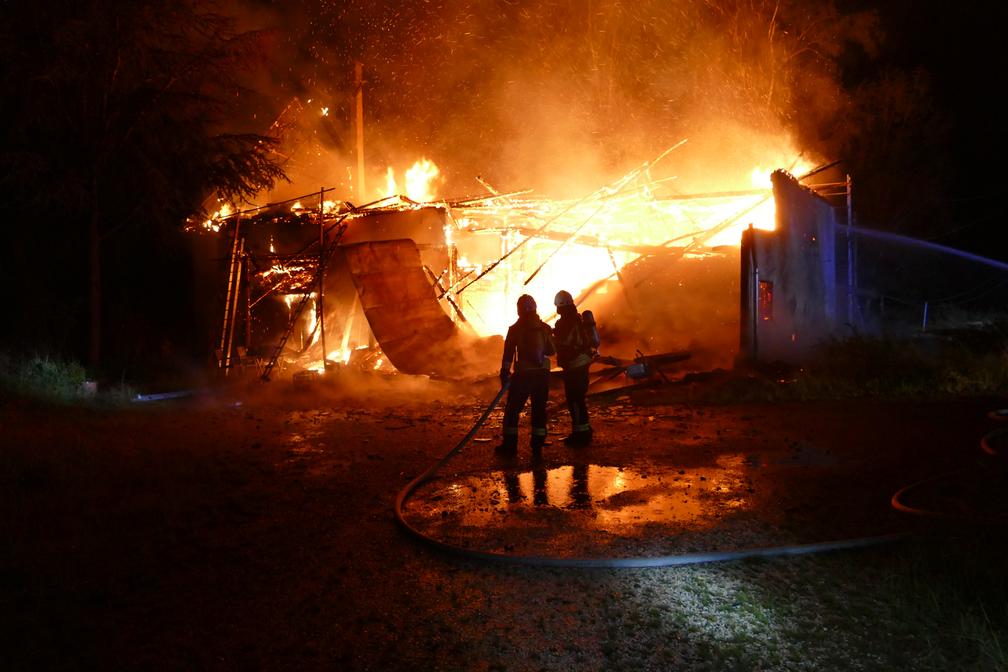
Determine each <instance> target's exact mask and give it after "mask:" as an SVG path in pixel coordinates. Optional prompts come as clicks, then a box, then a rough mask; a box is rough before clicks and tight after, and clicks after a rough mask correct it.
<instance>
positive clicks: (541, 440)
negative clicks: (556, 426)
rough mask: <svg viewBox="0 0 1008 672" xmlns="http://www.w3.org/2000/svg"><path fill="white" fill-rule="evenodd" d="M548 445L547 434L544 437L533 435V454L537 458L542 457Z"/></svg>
mask: <svg viewBox="0 0 1008 672" xmlns="http://www.w3.org/2000/svg"><path fill="white" fill-rule="evenodd" d="M545 445H546V434H545V433H543V434H542V435H539V434H534V435H532V454H533V455H535V456H536V457H538V456H540V455H542V449H543V446H545Z"/></svg>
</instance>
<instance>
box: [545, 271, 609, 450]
mask: <svg viewBox="0 0 1008 672" xmlns="http://www.w3.org/2000/svg"><path fill="white" fill-rule="evenodd" d="M553 304H554V305H555V306H556V309H557V314H558V315H559V316H560V319H558V320H557V323H556V326H555V327H554V328H553V340H554V341H555V342H556V350H557V364H559V365H560V367H561V368H562V369H563V382H564V396H565V397H566V399H567V410H568V411H569V412H570V417H571V433H570V435H569V436H567V437H566V438H564V440H563V441H564V443H566V444H567V445H568V446H587V445H588V444H589V443H591V440H592V428H591V423H590V422H589V420H588V402H587V401H586V399H585V397H586V396H587V394H588V367H589V365H591V363H592V360H594V359H595V354H596V351H597V349H598V346H599V334H598V330H597V329H596V328H595V316H594V315H592V312H591V311H590V310H586V311H584V313H583V314H578V310H577V307H575V305H574V297H572V296H571V295H570V292H568V291H565V290H560V291H559V292H557V295H556V297H555V298H554V299H553Z"/></svg>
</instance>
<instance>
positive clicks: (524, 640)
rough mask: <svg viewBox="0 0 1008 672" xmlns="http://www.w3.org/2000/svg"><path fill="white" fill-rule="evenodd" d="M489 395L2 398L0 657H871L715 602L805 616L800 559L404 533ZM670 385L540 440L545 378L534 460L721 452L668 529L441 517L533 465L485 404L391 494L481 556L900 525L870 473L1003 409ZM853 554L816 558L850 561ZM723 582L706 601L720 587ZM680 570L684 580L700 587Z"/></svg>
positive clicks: (600, 408) (227, 664)
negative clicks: (612, 558)
mask: <svg viewBox="0 0 1008 672" xmlns="http://www.w3.org/2000/svg"><path fill="white" fill-rule="evenodd" d="M495 392H496V390H495V389H494V388H493V386H492V385H491V384H489V383H488V384H486V385H483V386H475V387H474V386H461V385H457V384H451V383H443V382H434V381H428V380H425V379H418V378H408V377H396V378H392V379H377V378H373V379H367V380H364V379H361V380H353V381H351V380H343V381H342V382H341V383H339V384H338V385H337V384H331V383H329V382H327V381H325V382H319V383H316V384H313V385H301V386H295V385H293V384H292V383H285V382H275V383H270V384H268V385H262V384H252V385H249V386H247V387H246V386H234V387H231V388H227V389H217V390H215V391H212V392H207V393H203V394H199V395H197V396H193V397H189V398H184V399H178V400H172V401H162V402H150V403H138V404H134V405H132V406H130V407H128V408H114V409H113V408H108V409H101V408H80V407H52V406H43V405H38V404H32V403H27V402H23V401H15V400H9V399H8V400H6V401H4V402H3V403H2V405H0V426H2V428H3V431H2V436H0V449H2V452H0V460H2V461H0V480H2V483H3V491H4V495H3V497H4V507H3V509H4V512H3V516H2V518H0V524H2V526H3V530H2V535H3V539H4V541H3V550H2V556H0V562H2V584H3V588H2V599H3V602H4V604H3V608H2V613H3V621H4V622H3V625H2V631H3V633H4V637H5V639H7V643H6V644H5V645H4V649H5V651H4V653H3V657H4V660H5V661H6V662H5V664H4V667H5V668H6V669H145V670H161V669H164V670H178V669H243V670H244V669H271V670H274V669H339V670H407V669H408V670H428V669H430V670H434V669H443V670H567V669H583V670H602V669H723V668H724V667H725V666H726V663H725V661H729V662H731V663H732V666H734V667H736V669H883V668H881V667H878V666H877V665H876V664H873V663H872V661H873V660H876V658H872V655H875V654H873V653H872V652H871V651H864V650H858V649H857V646H856V645H857V644H858V643H859V642H860V641H861V640H860V639H858V638H859V637H862V636H863V637H864V641H874V640H872V637H873V635H872V628H873V625H872V623H871V622H870V621H869V622H865V623H861V624H859V625H857V626H856V628H854V629H851V628H847V629H843V630H842V632H841V631H838V632H839V634H836V635H835V636H826V635H824V636H823V637H816V638H815V639H817V640H821V641H817V643H816V644H815V646H813V647H812V649H815V650H812V649H809V648H807V647H806V648H804V649H802V648H801V647H799V648H798V649H794V650H792V649H791V648H789V645H788V644H787V642H788V639H789V637H788V636H787V635H786V632H787V631H786V628H785V629H781V628H784V626H783V625H780V626H779V627H778V625H774V626H773V628H778V629H777V630H774V629H773V628H771V626H769V625H767V624H766V623H763V624H762V625H760V623H761V622H762V621H767V622H769V623H771V624H772V623H776V622H777V621H776V620H774V619H783V620H786V619H785V617H784V616H775V617H772V618H771V617H768V616H766V614H769V613H771V608H770V607H768V606H762V607H760V610H759V614H763V616H761V617H760V618H756V619H755V620H754V621H753V624H746V625H744V626H742V625H738V624H735V625H730V624H729V625H726V623H727V622H728V621H726V620H724V619H720V618H719V617H718V615H717V614H718V613H719V612H717V611H716V610H715V611H711V609H714V608H715V607H718V608H723V609H724V610H725V611H724V612H720V613H730V612H732V611H736V612H739V613H742V612H745V605H746V604H748V602H746V599H749V598H745V597H744V595H750V596H752V595H763V596H764V598H765V600H764V601H763V602H761V604H764V605H767V604H771V603H776V602H782V601H783V602H786V603H787V604H788V605H790V606H789V608H793V609H795V610H799V611H800V610H801V609H802V607H801V604H803V602H802V600H812V601H814V597H812V596H811V595H810V593H809V591H810V590H811V589H810V588H809V587H808V586H803V585H800V583H799V582H797V581H794V580H791V579H788V578H787V577H788V576H791V574H789V573H790V572H793V571H794V570H793V569H791V567H793V565H790V564H788V563H791V562H795V561H791V560H781V561H775V562H769V563H763V564H757V565H751V564H744V565H743V566H739V565H738V563H734V564H733V563H728V564H727V565H705V566H703V567H698V568H697V567H694V568H690V567H686V568H683V567H676V568H662V569H647V570H571V569H546V568H535V567H521V566H509V565H496V564H486V563H481V562H478V561H474V560H467V559H464V558H459V557H454V556H449V555H445V554H443V553H440V552H438V551H436V550H433V549H430V548H428V547H425V546H424V545H422V544H420V543H418V542H417V541H416V540H415V539H413V538H411V537H410V536H408V535H407V534H405V533H404V532H403V531H402V530H401V529H400V528H399V527H398V526H397V525H396V524H395V521H394V517H393V505H394V501H395V498H396V495H397V493H398V492H399V490H400V489H401V488H403V486H404V485H405V484H407V483H408V482H409V481H410V480H412V479H413V478H414V477H415V476H416V475H418V474H420V473H422V472H423V471H424V470H425V469H427V468H428V467H429V466H430V465H431V464H432V463H434V462H435V461H436V460H437V459H438V458H440V457H441V456H443V455H444V454H445V453H447V452H448V451H449V450H450V449H451V448H452V447H453V446H454V445H455V444H456V442H457V441H458V440H459V439H461V437H462V436H464V435H465V433H466V431H467V430H468V429H469V427H470V426H471V425H472V423H473V422H474V420H475V419H476V418H477V417H478V416H479V414H480V412H481V411H482V410H483V408H484V407H485V405H486V403H487V402H488V401H489V400H490V399H491V398H493V396H494V393H495ZM692 394H693V391H691V390H690V389H688V387H684V386H669V387H660V388H653V389H642V390H636V391H633V392H629V393H619V392H617V393H611V394H608V395H606V396H602V397H598V398H594V399H592V401H591V404H590V406H591V409H592V413H593V414H594V419H593V425H594V427H595V431H596V439H597V440H596V442H595V443H594V444H593V445H592V446H590V447H588V448H580V449H575V448H568V447H566V446H564V445H563V444H562V443H561V442H559V440H558V437H559V436H562V435H563V434H564V433H565V431H566V429H567V422H568V421H567V418H566V417H565V415H566V413H565V412H564V411H563V410H562V409H561V408H560V407H559V404H557V403H555V402H556V401H559V399H560V397H561V395H560V394H558V393H554V394H553V397H552V398H553V399H554V400H555V401H554V405H553V407H552V412H551V424H550V432H551V436H552V438H553V441H552V442H551V444H550V445H548V446H547V447H546V449H545V451H544V454H543V457H542V460H541V462H539V463H538V465H539V467H540V468H544V469H546V470H547V471H548V472H549V473H555V474H566V473H570V472H569V469H570V468H576V467H577V465H579V464H580V465H591V467H592V468H593V469H595V470H596V471H595V472H594V473H597V474H603V473H605V474H612V473H623V472H620V470H625V472H626V473H629V472H633V473H634V474H637V475H641V474H643V475H644V476H645V477H647V475H648V474H652V475H653V474H661V473H664V474H671V475H672V476H671V479H672V480H675V479H677V478H678V477H680V476H681V477H682V478H683V479H690V478H692V479H694V480H692V481H691V483H692V484H693V485H697V484H699V483H701V480H700V476H699V475H698V474H708V475H709V474H711V473H715V471H716V470H722V471H724V470H726V469H727V470H728V471H730V472H731V478H728V479H725V481H724V483H725V486H724V487H725V488H730V489H731V491H732V493H731V494H732V498H731V501H732V502H734V503H735V504H734V505H733V506H732V507H724V506H721V507H717V506H715V507H708V508H706V509H704V513H703V515H702V516H700V517H699V518H697V519H696V520H694V521H693V522H692V523H690V524H683V523H682V522H681V521H679V522H676V523H675V524H674V525H673V524H672V523H660V522H659V523H655V524H647V521H643V522H641V521H640V520H636V521H635V522H634V524H633V525H628V526H624V527H615V528H613V527H609V528H606V530H604V531H603V530H600V528H599V526H598V521H599V520H600V519H601V518H600V515H601V514H600V513H599V512H600V511H602V510H603V508H604V507H603V506H602V504H601V503H600V502H594V504H597V505H598V506H594V507H593V506H592V505H589V506H587V508H588V509H590V511H589V513H588V514H583V513H578V514H577V515H578V516H582V517H581V518H571V515H573V514H571V513H570V511H567V510H562V509H563V507H546V508H543V509H542V510H541V511H540V513H541V514H542V515H541V516H539V517H538V518H537V514H536V510H535V507H529V506H523V507H517V506H511V505H510V504H509V503H508V502H506V501H502V500H501V499H500V497H499V493H498V494H496V495H492V497H493V500H492V501H491V502H485V503H481V501H480V499H479V497H475V499H474V500H473V501H474V502H475V503H474V504H473V505H472V507H470V508H471V510H483V509H487V508H492V509H493V510H494V511H497V512H498V513H497V514H494V515H490V514H487V515H485V516H483V518H477V523H472V520H470V519H467V520H469V522H468V523H466V524H468V525H469V526H470V529H469V531H471V532H472V534H471V535H468V534H465V533H460V532H459V530H460V529H461V530H463V532H464V531H465V530H466V528H465V526H464V525H461V523H462V522H465V521H463V519H462V518H461V517H458V516H457V514H458V512H457V511H456V512H452V511H445V512H444V513H443V515H441V516H440V519H441V520H439V516H437V515H433V516H432V515H431V511H436V509H437V502H438V501H441V500H439V498H438V496H437V495H436V492H437V488H439V487H442V488H443V487H446V484H447V486H448V487H450V486H451V483H452V482H453V480H452V479H464V478H471V477H473V475H476V476H479V475H480V474H484V475H485V474H487V473H495V474H504V473H507V472H508V470H513V471H514V472H515V473H519V474H524V473H526V472H531V471H533V470H534V468H535V466H536V464H534V463H533V460H532V457H531V455H530V454H529V452H528V449H527V447H526V445H525V439H524V437H525V435H524V434H523V442H522V444H521V445H522V448H521V451H520V453H519V456H518V458H517V461H516V462H515V463H511V464H502V463H501V462H500V460H499V458H496V457H494V455H493V451H492V446H493V445H494V443H495V439H496V436H497V433H498V432H499V427H500V409H499V408H498V409H497V411H496V412H495V413H494V414H493V415H492V416H491V418H490V420H489V422H488V423H487V425H486V427H484V428H483V429H482V430H481V431H480V432H479V433H478V434H477V440H475V441H473V442H471V443H470V444H468V445H467V446H466V447H465V448H464V449H463V450H462V451H461V452H460V454H459V455H458V457H457V458H456V459H454V460H453V461H452V462H451V463H449V465H447V466H446V468H445V473H444V475H443V482H442V483H440V484H435V485H434V486H432V487H431V489H429V490H428V491H426V493H418V495H417V498H416V502H415V503H414V504H412V506H414V507H415V508H414V509H411V510H412V511H414V513H413V514H411V515H415V516H416V518H415V519H416V521H417V524H418V525H420V526H427V528H428V529H430V530H432V532H433V533H436V534H440V535H444V536H446V537H447V538H450V539H451V540H452V541H454V542H456V543H460V544H465V545H470V546H471V547H473V548H475V549H477V550H489V551H495V552H515V553H530V554H541V553H552V554H558V555H566V556H597V557H601V556H607V555H617V556H628V555H662V554H672V553H679V552H696V551H703V550H725V549H737V548H746V547H751V546H760V545H778V544H796V543H810V542H817V541H827V540H835V539H843V538H849V537H861V536H866V535H875V534H883V533H888V532H893V531H902V530H908V529H913V528H914V525H915V524H916V523H915V522H914V521H912V520H908V519H907V517H905V516H903V515H901V514H899V513H897V512H895V511H893V510H892V508H891V506H890V498H891V496H892V494H893V493H894V492H895V491H896V490H897V489H898V488H899V487H900V486H901V485H903V484H906V483H909V482H912V481H915V480H918V479H921V478H925V477H927V476H929V475H931V474H934V473H936V472H939V471H943V470H948V469H951V468H954V467H956V466H961V465H969V464H971V463H973V462H975V461H976V459H977V454H978V442H979V439H980V437H981V436H982V435H983V434H984V433H985V432H987V431H989V430H990V428H991V421H990V420H989V419H988V418H987V417H986V414H987V412H988V411H989V410H991V409H992V408H998V407H1001V406H1004V405H1005V403H1004V400H996V399H967V400H959V401H941V402H877V401H876V402H873V401H846V402H814V403H811V402H810V403H779V404H767V403H763V404H749V405H704V404H698V403H692V402H691V401H690V399H691V396H692ZM525 422H527V420H524V419H523V427H522V430H523V432H525V431H527V425H526V424H524V423H525ZM564 469H568V471H564ZM551 470H554V471H551ZM607 470H608V471H607ZM711 470H715V471H711ZM708 478H709V476H705V477H704V478H703V480H702V482H703V483H708ZM654 480H656V479H655V478H653V479H652V481H654ZM649 487H650V486H649ZM476 494H477V495H478V494H479V493H478V492H477V493H476ZM624 499H626V498H625V497H624ZM631 499H632V498H631ZM684 499H685V498H684ZM588 501H589V502H590V503H592V502H593V500H592V497H591V495H589V497H588ZM621 501H622V500H620V498H619V497H615V496H613V497H610V498H609V499H608V500H607V501H606V504H607V505H608V506H609V509H610V510H612V509H619V508H620V506H622V504H620V502H621ZM726 501H727V500H726ZM626 503H627V502H623V504H626ZM631 503H632V502H631ZM638 503H639V502H638ZM484 504H485V506H484ZM432 507H433V508H432ZM519 509H520V510H519ZM547 509H548V510H547ZM471 510H470V512H471ZM509 511H510V512H511V513H510V515H509ZM557 511H559V513H557ZM484 513H486V511H484ZM495 516H496V518H495ZM551 516H552V517H551ZM497 518H504V519H507V520H508V521H509V523H508V524H507V525H504V526H503V527H500V529H498V530H497V531H496V532H494V533H493V534H486V533H481V532H480V529H478V528H480V527H481V525H480V524H479V523H478V520H482V519H497ZM572 520H575V521H576V520H581V521H582V523H581V524H576V523H571V521H572ZM584 521H588V522H584ZM456 522H459V523H460V525H455V524H454V523H456ZM484 528H485V526H484ZM527 529H528V530H534V533H525V532H524V531H525V530H527ZM864 553H865V552H864V551H851V552H844V553H843V554H841V555H842V556H843V557H842V558H841V559H840V560H836V561H835V562H839V563H847V565H852V566H856V565H858V564H859V563H863V562H865V561H864V555H863V554H864ZM847 565H845V566H847ZM782 577H783V578H782ZM729 583H730V585H731V586H735V587H734V588H730V589H729V588H725V589H724V590H725V591H727V592H725V593H724V595H722V594H721V593H719V592H718V591H719V590H721V589H720V588H715V587H716V586H722V585H729ZM742 584H744V585H746V586H747V588H746V589H745V591H742V590H741V589H739V588H738V586H739V585H742ZM697 586H706V587H705V588H704V589H703V591H702V592H703V595H700V596H699V597H698V592H697V591H698V590H699V589H698V588H697ZM673 588H675V589H676V590H678V591H679V592H667V591H673ZM683 595H686V596H687V597H682V596H683ZM740 595H741V596H743V597H740ZM677 596H678V597H677ZM705 596H706V597H705ZM783 596H787V597H783ZM771 597H772V598H773V599H771ZM677 600H678V601H677ZM659 602H660V603H659ZM669 605H671V606H669ZM712 605H713V606H712ZM740 605H742V606H740ZM782 609H783V608H782ZM746 613H748V612H746ZM780 613H781V614H784V613H787V612H786V611H781V612H780ZM759 614H757V615H759ZM760 619H762V621H761V620H760ZM783 620H782V621H781V622H783ZM732 623H734V621H732ZM747 623H748V622H747ZM802 627H805V626H802ZM852 627H853V626H852ZM726 628H727V630H731V631H726ZM733 628H734V630H732V629H733ZM739 628H743V629H745V628H750V629H751V628H757V630H758V631H759V632H774V633H778V634H773V635H767V636H763V635H760V636H759V637H749V636H742V634H740V631H739ZM760 628H763V630H760ZM766 628H770V629H769V630H766ZM778 630H779V632H778ZM746 632H749V630H746ZM754 632H755V630H754ZM824 632H825V630H824ZM780 633H785V634H780ZM852 633H853V634H852ZM859 633H860V634H859ZM767 637H770V638H771V639H773V638H777V639H776V640H775V642H776V643H774V642H770V643H769V644H767V643H766V641H765V640H766V639H767ZM852 638H853V639H852ZM816 646H818V647H819V648H816ZM761 647H762V648H761ZM820 649H821V650H820ZM837 651H846V652H847V653H846V654H845V655H847V656H848V657H847V658H846V660H845V661H844V663H843V664H841V665H831V664H827V663H821V662H816V661H817V660H830V658H829V656H830V655H833V654H835V653H836V652H837ZM878 655H879V656H881V655H884V654H883V653H879V654H878ZM824 656H825V657H824ZM732 661H733V662H732ZM775 661H776V662H775Z"/></svg>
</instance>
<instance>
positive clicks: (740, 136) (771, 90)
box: [234, 0, 876, 197]
mask: <svg viewBox="0 0 1008 672" xmlns="http://www.w3.org/2000/svg"><path fill="white" fill-rule="evenodd" d="M234 6H235V9H236V11H239V12H240V13H241V14H242V17H243V19H242V24H243V26H246V27H250V28H251V27H256V28H265V29H268V30H272V31H274V34H275V35H276V39H275V40H274V43H273V50H272V52H271V54H270V63H271V69H270V74H269V79H268V81H263V82H259V83H258V85H259V86H260V87H261V88H262V89H264V90H268V91H269V92H270V95H271V96H272V97H273V99H274V101H275V109H274V110H272V111H271V113H272V114H273V115H274V118H275V115H278V114H279V112H280V110H281V109H282V108H283V107H284V106H286V105H287V103H288V102H289V101H290V100H291V99H293V98H295V97H297V98H298V99H299V100H300V101H301V102H302V103H303V104H304V106H305V113H304V119H305V120H306V121H305V122H304V123H307V124H308V126H309V127H310V128H309V130H308V131H307V133H306V135H307V136H309V137H310V138H311V140H312V141H313V144H312V145H311V149H310V150H304V151H300V152H299V153H298V155H297V156H296V157H294V159H293V160H292V164H291V165H290V169H291V171H292V179H293V181H294V183H295V185H298V186H299V187H300V186H303V187H308V188H309V190H311V189H317V188H318V187H319V186H320V185H321V183H323V182H324V183H326V184H327V185H336V186H340V187H343V188H345V189H346V192H347V193H346V196H347V197H349V196H350V195H351V193H352V189H351V187H352V181H351V175H352V173H353V171H355V170H356V163H355V159H354V155H353V145H354V140H353V135H352V129H353V113H354V111H353V95H354V84H353V64H354V63H355V62H358V61H359V62H361V63H362V64H363V66H364V75H365V85H364V109H365V112H364V113H365V155H366V160H367V175H366V178H367V182H368V185H369V190H368V191H369V192H375V191H376V190H378V189H379V188H380V187H381V186H382V185H384V175H385V170H386V168H387V167H389V166H391V167H393V168H394V169H395V170H397V171H402V170H403V169H405V167H407V166H409V165H410V164H412V163H413V162H414V161H416V160H417V159H419V158H421V157H427V158H430V159H433V160H434V161H435V162H436V163H437V164H438V166H439V167H440V168H441V171H442V174H443V178H444V183H443V185H442V186H443V189H444V191H445V194H443V195H448V196H462V195H466V194H469V193H482V188H481V187H480V186H479V185H478V184H477V183H476V180H475V177H476V176H477V175H481V176H483V177H484V178H485V179H486V180H487V181H488V182H489V183H490V184H493V185H495V186H496V187H497V188H498V189H500V190H505V191H506V190H512V189H521V188H533V189H535V190H536V191H537V192H538V193H540V194H543V195H548V196H552V197H571V196H578V195H582V194H584V193H588V192H590V191H592V190H594V189H595V188H597V187H598V186H599V185H600V184H605V183H607V182H609V181H611V180H612V179H615V178H616V177H618V176H619V175H622V174H623V173H625V172H626V171H627V170H628V169H630V168H632V167H635V166H637V165H640V163H641V162H642V161H645V160H648V159H650V158H653V157H654V156H656V155H658V154H660V153H661V151H662V150H664V149H665V148H667V147H669V146H671V145H672V144H674V143H675V142H677V141H679V140H680V139H682V138H689V140H690V142H689V144H688V145H687V146H685V147H684V148H683V149H682V150H681V151H679V152H677V153H676V155H675V157H674V162H672V163H671V164H670V165H669V166H667V167H666V170H667V171H670V172H671V173H673V174H675V175H676V176H677V178H678V181H677V183H676V186H677V188H678V189H680V190H684V191H689V190H703V189H707V188H714V187H715V186H716V188H720V189H725V188H733V185H732V184H731V182H732V181H733V180H734V181H738V182H741V181H742V180H747V179H748V175H749V173H750V171H751V170H752V169H753V167H755V166H762V167H766V168H767V169H771V168H776V167H781V166H785V167H786V164H787V163H789V162H790V161H792V160H793V159H794V157H795V155H796V153H797V152H798V151H800V150H804V151H805V153H806V156H808V157H810V158H812V160H816V159H818V158H820V157H822V156H827V157H830V153H831V152H832V151H834V150H835V149H836V147H837V146H838V145H839V144H840V143H841V140H840V136H841V135H842V134H843V133H844V129H843V128H842V125H841V124H840V122H839V121H838V120H839V119H842V116H843V113H844V107H845V104H846V103H845V100H846V99H845V94H844V92H843V89H842V87H841V85H840V82H839V75H838V73H837V68H836V66H835V61H836V59H837V58H838V57H839V56H840V55H841V54H842V53H843V52H844V50H845V49H848V50H849V49H858V50H860V51H870V50H872V49H873V48H874V44H875V33H876V26H875V22H874V17H873V15H872V14H857V15H853V16H844V15H842V14H841V13H840V12H839V11H838V10H837V9H836V7H835V6H833V4H832V3H829V2H827V3H800V2H790V3H787V2H785V3H780V2H755V3H754V2H719V3H709V2H702V1H699V0H677V1H671V2H670V1H668V0H644V1H642V2H634V3H629V2H620V1H618V0H609V1H606V2H594V3H584V2H575V1H571V2H539V3H521V2H507V1H505V0H444V1H442V2H436V3H434V2H431V3H399V2H392V1H390V0H385V1H377V2H375V1H373V0H351V1H350V2H326V1H325V0H300V1H299V2H285V3H283V9H282V11H281V10H280V8H279V7H278V6H277V5H274V4H272V3H264V2H253V1H252V0H246V1H244V2H237V0H236V4H235V5H234ZM309 100H310V101H311V102H308V101H309ZM324 109H325V110H327V115H326V116H323V110H324ZM269 114H270V113H268V112H263V117H264V118H266V117H268V116H269ZM830 158H832V157H830ZM302 182H305V183H306V184H304V185H300V184H299V183H302ZM740 186H742V187H745V186H750V185H748V184H741V185H740ZM293 188H294V189H295V190H296V189H297V188H298V187H293ZM302 193H304V192H302ZM372 195H374V194H373V193H372Z"/></svg>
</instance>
